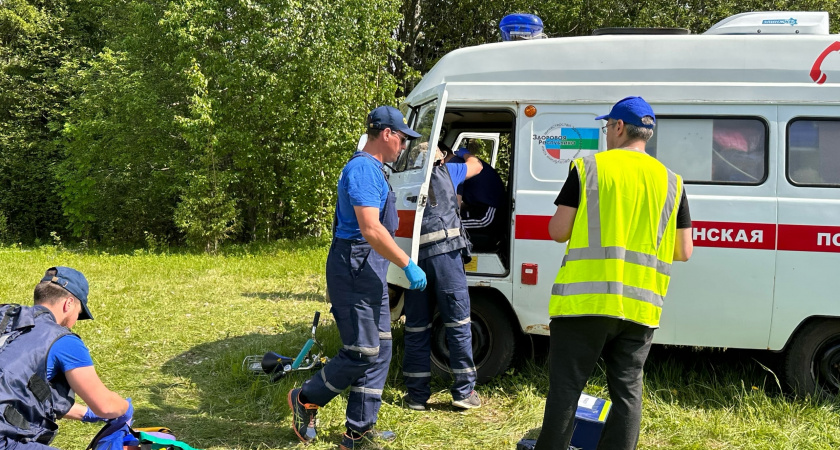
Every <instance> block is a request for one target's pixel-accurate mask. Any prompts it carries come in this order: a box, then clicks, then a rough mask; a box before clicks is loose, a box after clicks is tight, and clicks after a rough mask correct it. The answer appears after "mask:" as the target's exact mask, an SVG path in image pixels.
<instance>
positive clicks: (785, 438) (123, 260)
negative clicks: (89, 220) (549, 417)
mask: <svg viewBox="0 0 840 450" xmlns="http://www.w3.org/2000/svg"><path fill="white" fill-rule="evenodd" d="M326 247H327V245H326V243H325V242H324V241H315V240H305V241H298V242H279V243H276V244H273V245H263V246H239V247H232V248H229V249H226V250H225V251H224V252H222V254H221V255H217V256H207V255H203V254H190V253H170V254H148V253H146V252H143V251H136V252H112V253H110V254H109V253H106V252H101V251H93V250H86V251H78V252H75V251H69V250H62V249H57V248H55V247H49V246H46V247H39V248H34V249H21V248H0V273H2V275H1V276H0V295H2V299H3V301H5V302H16V303H23V304H31V298H32V288H33V287H34V285H35V283H36V282H37V281H38V279H40V276H41V275H42V274H43V271H44V270H45V269H46V268H48V267H50V266H52V265H68V266H73V267H75V268H77V269H79V270H81V271H83V272H84V273H85V274H86V275H87V277H88V279H89V280H90V282H91V294H90V308H91V310H92V312H93V315H94V317H95V318H96V320H94V321H83V322H79V324H78V325H77V326H76V327H75V328H74V331H75V332H77V333H78V334H80V335H81V336H82V338H83V339H84V341H85V342H86V343H87V345H88V346H89V347H90V349H91V353H92V355H93V358H94V361H95V363H96V369H97V372H98V373H99V375H100V376H101V378H102V379H103V381H104V382H105V384H106V385H107V386H109V387H110V388H111V389H113V390H115V391H117V392H119V393H121V394H122V395H125V396H131V397H132V398H133V401H134V405H135V408H136V414H135V420H136V421H135V424H136V425H137V426H155V425H164V426H168V427H170V428H172V429H173V430H174V432H175V434H176V436H177V437H178V438H179V439H182V440H184V441H186V442H188V443H190V444H191V445H193V446H195V447H196V448H203V449H208V450H210V449H280V448H304V446H303V445H302V444H299V443H298V442H297V439H296V438H295V436H294V434H293V432H292V431H291V429H290V428H289V421H290V419H289V411H288V408H287V406H286V392H287V391H288V390H289V389H290V388H291V387H293V386H295V385H299V384H300V383H301V382H302V381H303V380H305V379H306V377H307V376H309V375H310V373H297V374H292V375H291V376H289V377H288V378H286V379H284V380H281V381H280V382H278V383H274V384H272V383H270V382H269V381H268V380H267V379H266V378H265V377H257V376H253V375H251V374H248V373H245V372H243V371H242V369H241V367H240V365H241V362H242V359H243V358H244V357H245V356H246V355H250V354H262V353H264V352H266V351H269V350H274V351H278V352H281V353H284V354H294V353H295V352H296V351H297V349H298V348H299V347H300V346H301V345H302V344H303V342H305V340H306V339H307V337H308V328H309V324H310V322H311V318H312V314H313V313H314V311H316V310H317V311H321V312H322V313H323V314H322V320H321V324H322V326H321V327H320V328H319V337H320V339H321V340H322V341H323V342H324V343H325V346H326V348H327V353H328V354H329V355H330V356H332V355H333V354H334V353H335V351H336V350H337V349H338V347H339V344H340V342H339V339H338V333H337V332H336V329H335V325H334V323H333V321H332V317H331V316H330V314H329V313H328V312H329V305H328V304H326V303H325V300H324V292H325V281H324V264H325V260H326ZM394 338H395V351H394V358H393V362H392V365H391V372H390V374H389V381H388V384H387V386H386V389H385V393H384V395H383V400H384V401H383V405H382V410H381V411H380V414H379V427H380V428H382V429H392V430H394V431H396V432H397V434H398V439H397V441H396V442H394V443H392V444H389V445H387V446H386V448H389V449H439V448H453V449H466V448H475V449H513V448H514V446H515V444H516V442H517V441H518V440H519V439H520V438H522V437H523V436H525V435H529V436H534V435H535V434H536V433H538V429H539V427H540V425H541V422H542V414H543V406H544V397H545V394H546V392H547V390H548V373H547V368H546V367H545V358H544V356H545V353H546V349H545V346H546V342H547V341H546V340H544V339H537V340H536V341H535V342H536V347H537V348H536V350H537V353H538V354H540V355H541V356H538V357H537V358H536V360H526V361H524V362H523V363H522V364H520V365H518V366H517V367H515V368H514V369H512V370H511V371H509V374H508V375H506V376H504V377H501V378H498V379H497V380H495V381H494V382H492V383H490V384H487V385H484V386H479V388H478V391H479V392H480V393H481V395H482V398H483V400H484V404H485V406H484V407H483V408H481V409H479V410H473V411H468V412H456V411H454V410H452V408H451V407H450V406H449V401H450V396H449V394H448V389H447V387H446V384H445V383H444V382H443V381H442V380H435V381H434V383H433V386H432V387H433V391H434V394H433V396H432V399H431V402H430V404H431V410H430V411H428V412H416V411H411V410H408V409H407V408H405V407H404V406H403V405H402V401H401V398H402V396H403V395H404V393H405V387H404V385H403V383H402V380H401V377H400V376H399V373H400V365H401V359H402V345H401V341H402V329H401V327H399V326H397V327H395V329H394ZM756 357H757V356H756V354H754V353H750V352H736V351H731V350H730V351H725V352H724V351H720V350H703V351H695V350H691V349H674V348H660V347H655V348H654V350H653V352H652V353H651V357H650V358H649V360H648V364H647V366H646V375H645V389H646V391H645V404H644V412H643V422H642V433H641V442H640V445H639V447H640V448H642V449H735V448H737V449H831V448H838V447H840V403H838V402H836V401H825V400H823V401H816V400H811V399H797V400H792V399H789V398H786V397H785V396H783V395H781V394H780V393H779V388H778V384H777V382H776V380H775V377H774V375H773V373H772V372H771V370H772V369H773V368H774V366H773V361H772V360H771V361H769V362H768V361H763V362H762V363H759V361H757V360H756V359H755V358H756ZM761 357H762V356H758V358H761ZM762 364H764V365H762ZM765 365H766V366H767V367H768V369H765ZM586 390H587V392H589V393H590V394H593V395H598V396H601V397H606V396H607V391H606V386H605V381H604V376H603V373H602V372H601V371H598V372H597V373H596V374H595V376H594V377H593V378H592V379H591V380H590V384H589V385H588V386H587V389H586ZM345 398H346V397H345V396H339V397H337V398H336V399H335V400H334V401H333V402H331V403H330V404H329V405H328V406H327V407H325V408H323V409H322V410H321V412H320V414H319V418H320V424H321V426H320V433H319V436H320V437H319V439H318V440H316V442H315V443H313V444H312V445H309V446H306V448H309V449H313V450H316V449H327V448H335V446H336V444H337V442H338V441H339V439H340V436H341V433H342V432H343V427H344V407H345V406H346V401H345ZM97 430H98V426H96V425H88V424H82V423H78V422H73V421H67V422H65V423H62V428H61V433H60V434H59V437H58V439H57V440H56V442H55V443H54V444H55V445H56V446H58V447H59V448H64V449H82V448H85V446H86V445H87V443H88V441H89V440H90V438H91V437H92V436H93V435H94V434H95V433H96V431H97Z"/></svg>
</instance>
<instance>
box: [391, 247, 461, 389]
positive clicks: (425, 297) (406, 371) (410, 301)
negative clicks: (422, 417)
mask: <svg viewBox="0 0 840 450" xmlns="http://www.w3.org/2000/svg"><path fill="white" fill-rule="evenodd" d="M418 265H419V266H420V268H421V269H423V271H424V272H426V280H427V281H428V284H427V285H426V289H425V290H423V291H406V292H405V357H404V359H403V377H404V378H405V386H406V388H407V389H408V395H409V397H411V399H412V400H414V401H415V402H419V403H426V402H427V401H428V400H429V397H430V396H431V395H432V392H431V386H430V385H429V382H430V381H431V377H432V369H431V360H430V356H431V346H430V345H431V326H432V325H431V324H432V316H433V314H434V311H435V305H437V308H438V311H439V312H440V317H441V319H442V320H443V326H444V331H445V333H446V345H447V347H448V349H449V370H450V371H451V372H452V376H453V378H454V379H455V381H454V382H453V384H452V388H451V392H452V399H453V400H463V399H465V398H467V397H469V395H470V393H471V392H472V390H473V388H474V387H475V378H476V373H475V364H474V363H473V355H472V330H471V328H470V296H469V292H468V291H467V275H466V273H465V272H464V261H463V259H462V258H461V250H460V249H459V250H453V251H451V252H449V253H443V254H440V255H435V256H430V257H428V258H424V259H421V260H420V262H419V264H418Z"/></svg>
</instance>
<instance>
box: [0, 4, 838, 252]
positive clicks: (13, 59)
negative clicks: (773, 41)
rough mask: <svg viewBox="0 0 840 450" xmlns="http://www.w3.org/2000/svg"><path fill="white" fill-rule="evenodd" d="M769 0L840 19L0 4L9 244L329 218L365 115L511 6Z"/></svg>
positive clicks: (678, 19)
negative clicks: (788, 14)
mask: <svg viewBox="0 0 840 450" xmlns="http://www.w3.org/2000/svg"><path fill="white" fill-rule="evenodd" d="M761 10H825V11H828V12H829V13H830V14H831V15H832V26H831V28H832V31H833V32H837V29H838V22H837V20H838V18H840V4H838V3H837V2H835V1H834V0H799V1H796V2H794V1H792V0H762V1H758V0H739V1H737V2H736V1H734V0H684V1H681V2H673V1H665V0H636V1H627V0H612V1H606V0H563V1H556V0H555V1H546V2H533V1H531V2H526V1H524V0H497V1H485V0H307V1H306V2H301V1H297V0H189V1H187V0H184V1H177V2H172V1H168V0H167V1H163V0H116V1H115V0H0V242H11V241H13V242H33V241H37V240H45V239H49V236H50V235H51V233H52V234H53V235H61V236H65V235H69V236H72V237H74V238H76V239H84V240H89V241H95V242H103V243H109V244H114V243H117V244H127V245H143V244H144V243H146V244H149V243H158V244H159V243H164V242H165V243H171V244H188V245H191V246H196V247H200V248H204V249H207V250H211V251H212V250H214V249H215V248H217V247H218V245H219V244H220V243H221V242H223V241H226V240H231V241H238V242H247V241H258V240H273V239H277V238H280V237H291V238H293V237H298V236H303V235H317V234H321V233H325V232H329V226H330V224H331V222H332V211H333V208H334V201H335V199H334V195H335V184H336V181H337V177H338V173H339V171H340V169H341V167H342V166H343V165H344V163H345V162H346V160H347V159H348V158H349V157H350V155H351V154H352V151H353V149H354V147H355V142H356V140H357V139H358V136H359V135H360V134H361V133H362V131H363V120H364V117H365V115H366V113H367V112H368V111H369V110H370V109H371V108H372V107H374V106H376V105H379V104H391V105H396V104H397V103H398V100H399V98H400V97H402V96H404V95H406V94H407V93H408V92H410V90H411V88H412V87H413V86H414V85H415V84H416V83H417V82H418V81H419V79H420V77H421V76H422V74H423V73H425V72H427V71H428V70H429V69H431V67H432V66H433V65H434V64H435V62H437V60H438V59H440V57H442V56H443V55H444V54H446V53H448V52H450V51H452V50H454V49H457V48H460V47H465V46H471V45H479V44H483V43H487V42H496V41H499V40H500V37H499V30H498V22H499V20H500V19H501V18H502V17H503V16H504V15H506V14H508V13H511V12H527V13H533V14H537V15H539V16H540V17H541V18H542V19H543V22H544V23H545V31H546V33H547V34H548V35H549V36H552V37H558V36H575V35H587V34H591V33H592V31H593V30H594V29H597V28H601V27H619V26H639V27H654V26H659V27H682V28H688V29H689V30H691V31H692V32H695V33H697V32H702V31H704V30H706V29H708V28H709V27H710V26H711V25H712V24H714V23H715V22H717V21H719V20H721V19H723V18H725V17H728V16H730V15H733V14H736V13H739V12H745V11H761ZM617 51H620V50H617ZM625 51H636V50H633V49H626V50H625Z"/></svg>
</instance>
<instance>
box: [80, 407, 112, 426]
mask: <svg viewBox="0 0 840 450" xmlns="http://www.w3.org/2000/svg"><path fill="white" fill-rule="evenodd" d="M106 420H108V419H105V418H102V417H99V416H97V415H96V414H95V413H94V412H93V411H92V410H91V409H90V407H89V406H88V409H87V411H85V415H84V416H82V422H86V423H94V422H104V421H106Z"/></svg>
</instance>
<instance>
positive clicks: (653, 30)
mask: <svg viewBox="0 0 840 450" xmlns="http://www.w3.org/2000/svg"><path fill="white" fill-rule="evenodd" d="M689 33H691V32H690V31H688V30H687V29H685V28H633V27H628V28H621V27H612V28H597V29H595V31H593V32H592V35H593V36H601V35H605V34H689Z"/></svg>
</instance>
